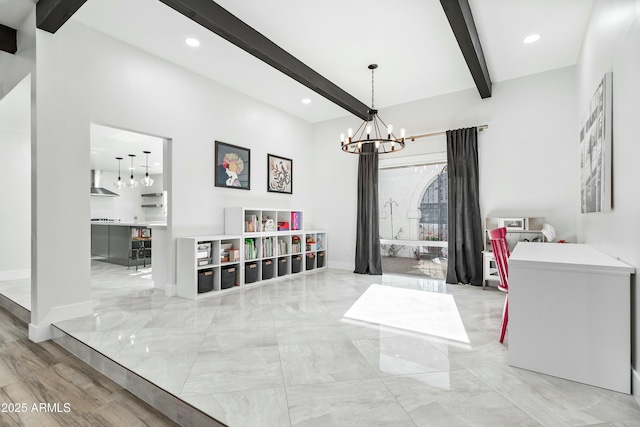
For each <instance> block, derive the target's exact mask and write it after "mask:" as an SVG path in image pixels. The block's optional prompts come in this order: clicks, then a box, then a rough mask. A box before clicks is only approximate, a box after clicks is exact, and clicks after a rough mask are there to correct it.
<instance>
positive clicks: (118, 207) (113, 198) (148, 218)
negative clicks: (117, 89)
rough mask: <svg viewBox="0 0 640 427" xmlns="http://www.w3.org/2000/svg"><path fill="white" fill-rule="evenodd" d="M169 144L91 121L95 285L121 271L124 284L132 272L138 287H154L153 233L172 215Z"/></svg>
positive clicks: (118, 274)
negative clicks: (169, 189) (145, 285)
mask: <svg viewBox="0 0 640 427" xmlns="http://www.w3.org/2000/svg"><path fill="white" fill-rule="evenodd" d="M170 143H171V141H170V140H169V139H166V138H162V137H158V136H153V135H149V134H144V133H140V132H134V131H130V130H124V129H121V128H116V127H111V126H104V125H98V124H91V128H90V147H91V148H90V149H91V167H90V177H91V198H90V199H91V201H90V203H91V206H90V212H91V213H90V218H89V221H90V224H91V271H92V283H93V282H94V280H97V281H99V282H104V281H105V280H106V281H109V277H111V276H114V275H117V276H118V277H119V282H118V283H121V284H123V283H126V280H125V281H124V282H122V276H123V273H124V276H125V277H126V276H127V272H128V274H130V275H131V279H132V280H133V279H136V286H137V287H139V286H140V282H139V280H138V279H141V278H146V279H148V281H149V287H151V288H153V280H152V266H153V262H152V260H153V259H154V258H155V257H154V240H155V239H154V234H159V233H162V231H164V230H166V227H167V220H168V218H169V215H170V211H169V203H168V202H169V194H168V187H169V182H170V181H169V176H168V174H167V173H165V171H167V170H170V167H169V166H168V165H169V164H170V158H168V156H167V153H170V150H169V145H170ZM160 252H163V251H162V248H160ZM120 270H123V271H120ZM116 273H117V274H116ZM143 285H144V284H143ZM143 287H144V286H143Z"/></svg>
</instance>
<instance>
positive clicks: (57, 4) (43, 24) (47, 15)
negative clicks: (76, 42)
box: [36, 0, 87, 34]
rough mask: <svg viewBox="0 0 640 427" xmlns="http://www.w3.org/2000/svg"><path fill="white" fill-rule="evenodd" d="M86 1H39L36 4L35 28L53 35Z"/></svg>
mask: <svg viewBox="0 0 640 427" xmlns="http://www.w3.org/2000/svg"><path fill="white" fill-rule="evenodd" d="M86 1H87V0H39V1H38V3H37V4H36V27H38V28H39V29H41V30H44V31H48V32H50V33H52V34H53V33H55V32H56V31H58V30H59V29H60V27H62V25H63V24H64V23H65V22H67V21H68V20H69V18H71V17H72V16H73V14H74V13H76V12H77V11H78V9H80V7H81V6H82V5H83V4H85V3H86Z"/></svg>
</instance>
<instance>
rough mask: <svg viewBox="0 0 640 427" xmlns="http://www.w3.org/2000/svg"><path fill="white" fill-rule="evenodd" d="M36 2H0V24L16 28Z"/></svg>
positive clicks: (6, 0)
mask: <svg viewBox="0 0 640 427" xmlns="http://www.w3.org/2000/svg"><path fill="white" fill-rule="evenodd" d="M34 3H36V0H0V24H2V25H6V26H7V27H11V28H14V29H16V28H18V27H19V26H20V24H21V23H22V21H24V18H25V17H26V16H27V14H28V13H29V11H30V10H31V8H32V7H33V4H34Z"/></svg>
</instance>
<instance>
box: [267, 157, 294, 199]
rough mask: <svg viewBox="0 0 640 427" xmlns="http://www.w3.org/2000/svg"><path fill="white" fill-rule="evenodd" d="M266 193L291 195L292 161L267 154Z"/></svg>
mask: <svg viewBox="0 0 640 427" xmlns="http://www.w3.org/2000/svg"><path fill="white" fill-rule="evenodd" d="M267 191H270V192H272V193H286V194H293V160H291V159H287V158H285V157H280V156H275V155H273V154H267Z"/></svg>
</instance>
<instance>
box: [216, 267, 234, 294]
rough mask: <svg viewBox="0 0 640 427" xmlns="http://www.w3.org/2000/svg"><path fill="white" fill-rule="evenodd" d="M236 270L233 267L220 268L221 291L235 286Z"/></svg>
mask: <svg viewBox="0 0 640 427" xmlns="http://www.w3.org/2000/svg"><path fill="white" fill-rule="evenodd" d="M236 268H237V267H236V266H235V265H229V266H226V267H222V274H221V275H220V288H221V289H229V288H231V287H233V286H234V285H235V284H236Z"/></svg>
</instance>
